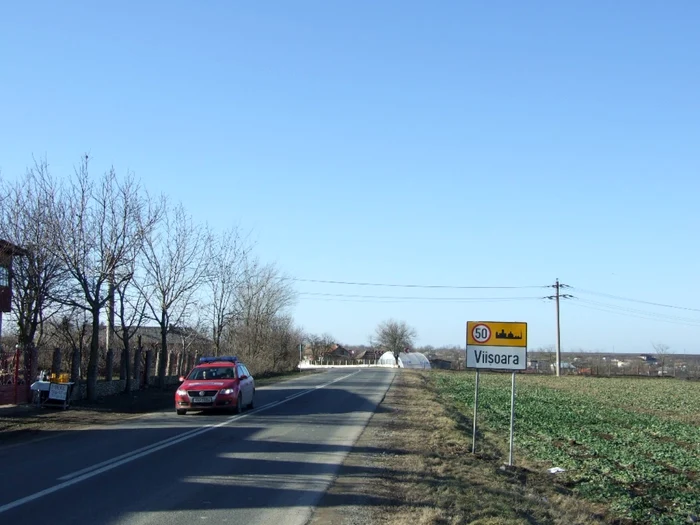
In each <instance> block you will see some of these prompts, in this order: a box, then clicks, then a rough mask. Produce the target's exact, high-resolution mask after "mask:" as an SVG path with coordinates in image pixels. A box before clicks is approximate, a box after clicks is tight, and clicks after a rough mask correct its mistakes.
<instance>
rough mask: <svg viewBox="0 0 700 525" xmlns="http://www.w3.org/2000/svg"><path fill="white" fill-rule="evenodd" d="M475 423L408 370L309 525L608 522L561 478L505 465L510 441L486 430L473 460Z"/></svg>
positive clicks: (426, 380)
mask: <svg viewBox="0 0 700 525" xmlns="http://www.w3.org/2000/svg"><path fill="white" fill-rule="evenodd" d="M467 423H468V421H467V420H466V418H465V417H464V416H463V415H462V414H461V412H459V411H457V410H455V409H454V408H453V407H452V405H451V403H447V402H445V400H444V399H443V400H442V401H441V400H439V399H438V393H437V391H436V387H435V382H434V381H433V380H432V377H431V374H430V373H426V372H419V371H410V370H401V371H400V372H398V373H397V375H396V378H395V379H394V383H393V385H392V387H391V388H390V389H389V391H388V393H387V395H386V397H385V399H384V401H383V402H382V404H381V405H380V409H379V410H378V411H377V412H375V414H374V415H373V417H372V419H371V420H370V423H369V425H368V426H367V428H366V429H365V431H364V432H363V434H362V435H361V436H360V438H359V440H358V442H357V443H356V444H355V446H354V448H353V450H352V451H351V452H350V453H349V454H348V457H347V459H346V461H345V463H344V465H343V467H342V468H341V471H340V473H339V476H338V477H337V479H336V481H335V482H334V484H333V485H332V486H331V488H330V489H329V491H328V492H327V494H326V495H325V496H324V498H323V499H322V501H321V503H320V505H319V507H318V509H317V511H316V512H315V514H314V516H313V518H312V521H311V522H310V523H311V524H313V525H320V524H345V525H349V524H353V525H354V524H359V523H382V524H389V525H398V524H408V523H410V524H418V525H421V524H425V525H428V524H462V523H472V524H477V525H526V524H528V525H529V524H534V523H538V524H539V523H541V524H553V525H564V524H567V525H579V524H580V525H583V524H591V523H604V522H605V520H604V516H605V507H604V506H602V505H596V504H594V503H591V502H588V501H585V500H582V499H580V498H577V497H575V496H573V495H572V493H571V491H570V490H569V489H568V488H566V487H564V486H562V485H560V484H558V483H556V481H555V480H554V479H553V478H552V476H550V475H548V474H546V473H543V472H542V471H535V470H531V469H528V468H523V467H516V468H512V469H508V468H502V467H503V456H502V453H501V447H500V444H499V443H498V440H504V436H503V435H495V434H494V435H490V434H488V433H487V434H486V435H485V436H482V438H481V441H480V448H479V453H478V454H476V455H473V454H471V433H468V432H467V431H466V426H467ZM505 440H506V441H507V436H505Z"/></svg>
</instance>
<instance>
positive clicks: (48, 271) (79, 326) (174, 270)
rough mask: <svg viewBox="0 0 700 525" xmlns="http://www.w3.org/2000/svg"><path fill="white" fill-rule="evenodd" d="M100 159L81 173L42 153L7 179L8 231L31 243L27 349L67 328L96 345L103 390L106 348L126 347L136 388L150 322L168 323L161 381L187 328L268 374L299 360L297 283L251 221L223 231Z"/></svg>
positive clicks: (91, 388)
mask: <svg viewBox="0 0 700 525" xmlns="http://www.w3.org/2000/svg"><path fill="white" fill-rule="evenodd" d="M90 161H91V159H90V158H89V157H88V156H85V157H83V158H82V159H81V160H80V162H79V164H78V166H77V167H76V168H75V170H74V173H73V174H72V175H71V176H69V177H56V176H54V175H53V174H52V173H51V171H50V169H49V165H48V163H47V162H46V161H45V160H41V161H35V162H34V164H33V165H32V167H31V168H29V169H28V170H27V172H26V174H25V175H24V176H23V177H20V178H18V179H15V180H13V181H11V182H10V181H0V184H1V188H0V190H1V191H0V195H3V198H2V199H1V200H0V238H2V239H4V240H7V241H9V242H11V243H13V244H15V245H18V246H20V247H22V248H24V249H25V250H26V252H27V255H26V256H24V257H18V258H15V261H14V263H13V313H12V316H13V321H14V323H13V324H14V325H15V326H16V337H17V342H18V344H19V345H20V346H21V347H22V348H24V349H25V354H26V355H27V356H28V355H29V352H30V350H31V349H32V348H39V349H42V348H48V347H51V346H53V345H56V344H58V343H57V341H58V339H57V338H60V337H62V340H63V342H64V343H65V342H69V343H70V347H71V349H72V351H73V352H74V353H75V352H82V351H83V349H84V350H85V351H87V352H88V359H87V374H86V375H87V395H88V398H89V399H91V400H92V399H95V398H96V383H97V379H98V369H99V362H100V359H101V358H102V356H103V355H104V353H105V352H108V353H109V352H115V351H117V352H118V353H119V355H120V377H121V378H122V379H126V380H127V387H126V388H127V389H130V388H131V385H130V382H131V380H132V373H131V363H132V348H133V346H134V344H133V340H134V337H135V336H136V334H137V332H138V330H139V328H140V327H142V326H144V325H146V324H147V325H151V326H157V327H158V328H159V334H160V345H159V355H158V359H157V363H158V365H157V375H158V382H159V385H160V386H161V387H162V386H165V382H166V372H167V363H168V361H169V355H168V352H169V342H168V336H169V334H171V333H172V332H173V330H174V329H176V328H179V329H182V328H183V327H186V328H188V329H189V330H190V331H193V332H196V333H199V334H201V336H202V337H203V338H205V339H206V340H207V341H208V342H209V344H210V351H211V352H212V353H214V354H215V355H222V354H227V353H234V352H235V353H237V354H238V355H241V356H243V357H244V358H245V359H246V360H247V361H248V363H247V364H248V365H249V366H250V367H251V368H253V369H254V370H256V369H257V371H258V372H259V373H264V372H266V371H268V370H279V369H283V368H284V367H289V366H290V365H291V363H292V362H294V361H293V357H294V355H295V348H297V345H298V344H299V342H300V341H301V338H302V336H301V332H300V331H299V330H298V329H297V328H296V327H295V326H294V322H293V320H292V318H291V317H290V315H289V310H290V307H291V306H292V304H293V302H294V300H295V296H294V292H293V290H292V288H291V287H290V284H289V283H290V281H289V280H288V279H285V278H284V277H283V276H282V275H281V274H280V272H279V270H278V269H277V268H276V267H274V266H272V265H269V264H264V263H262V262H261V261H259V260H258V259H257V258H256V257H255V256H254V254H253V249H252V248H253V247H252V244H251V243H250V242H249V241H248V238H247V237H246V236H244V235H243V234H241V232H240V229H239V228H237V227H234V228H230V229H227V230H226V231H223V232H221V233H219V234H215V233H214V232H213V231H212V230H211V228H209V227H208V226H207V225H205V224H201V223H197V222H196V221H194V220H193V218H192V217H191V216H190V215H189V214H188V213H187V211H186V209H185V207H184V206H183V205H182V204H181V203H176V204H174V203H171V202H170V200H169V199H168V198H167V197H165V196H163V195H158V196H154V195H151V194H149V193H148V192H147V191H146V190H145V189H144V188H143V187H142V186H141V184H140V183H139V182H138V181H137V180H136V178H135V177H134V176H133V175H132V174H127V175H126V176H124V177H119V176H118V175H117V173H116V171H115V170H114V169H110V170H109V171H107V172H106V173H105V174H103V175H102V176H98V177H95V176H93V175H92V174H91V172H90ZM103 321H104V323H103ZM8 324H9V323H8ZM290 356H291V357H290ZM25 362H26V357H25ZM73 362H76V360H75V359H73ZM77 362H78V363H80V362H81V358H80V356H79V357H78V359H77ZM294 363H295V362H294Z"/></svg>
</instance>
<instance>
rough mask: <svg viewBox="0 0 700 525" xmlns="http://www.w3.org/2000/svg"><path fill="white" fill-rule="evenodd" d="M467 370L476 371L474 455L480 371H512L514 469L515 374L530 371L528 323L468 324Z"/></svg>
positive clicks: (473, 451) (511, 461)
mask: <svg viewBox="0 0 700 525" xmlns="http://www.w3.org/2000/svg"><path fill="white" fill-rule="evenodd" d="M467 368H475V369H476V381H475V388H474V428H473V430H472V454H474V453H475V451H476V416H477V405H478V402H479V371H480V370H481V369H488V370H510V371H512V377H511V392H510V439H509V453H508V465H509V466H512V465H513V434H514V428H515V373H516V371H518V370H526V369H527V323H512V322H492V321H468V322H467Z"/></svg>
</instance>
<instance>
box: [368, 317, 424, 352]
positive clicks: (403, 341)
mask: <svg viewBox="0 0 700 525" xmlns="http://www.w3.org/2000/svg"><path fill="white" fill-rule="evenodd" d="M416 337H417V333H416V330H415V329H414V328H413V327H410V326H408V325H407V324H406V322H404V321H395V320H394V319H389V320H388V321H383V322H381V323H380V324H379V326H377V328H376V330H375V333H374V340H373V342H374V344H376V345H377V346H379V347H381V348H383V349H384V350H385V351H388V352H392V353H393V354H394V358H395V359H396V361H397V362H398V360H399V353H400V352H402V351H404V350H405V349H407V348H410V347H411V346H413V344H414V342H415V339H416Z"/></svg>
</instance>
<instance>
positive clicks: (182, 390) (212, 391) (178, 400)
mask: <svg viewBox="0 0 700 525" xmlns="http://www.w3.org/2000/svg"><path fill="white" fill-rule="evenodd" d="M180 381H182V382H183V383H182V384H181V385H180V386H179V387H178V389H177V391H176V392H175V411H176V412H177V413H178V415H181V416H182V415H184V414H186V413H187V411H188V410H217V409H219V410H220V409H229V410H231V411H234V412H236V413H238V414H240V413H241V412H243V410H244V409H245V408H253V405H254V403H255V380H254V379H253V376H252V375H250V372H248V369H247V368H246V367H245V365H244V364H243V363H241V362H240V361H238V359H237V358H236V357H228V356H227V357H202V358H200V360H199V365H197V366H196V367H194V369H193V370H192V371H191V372H190V373H189V374H188V375H187V377H181V378H180Z"/></svg>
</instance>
